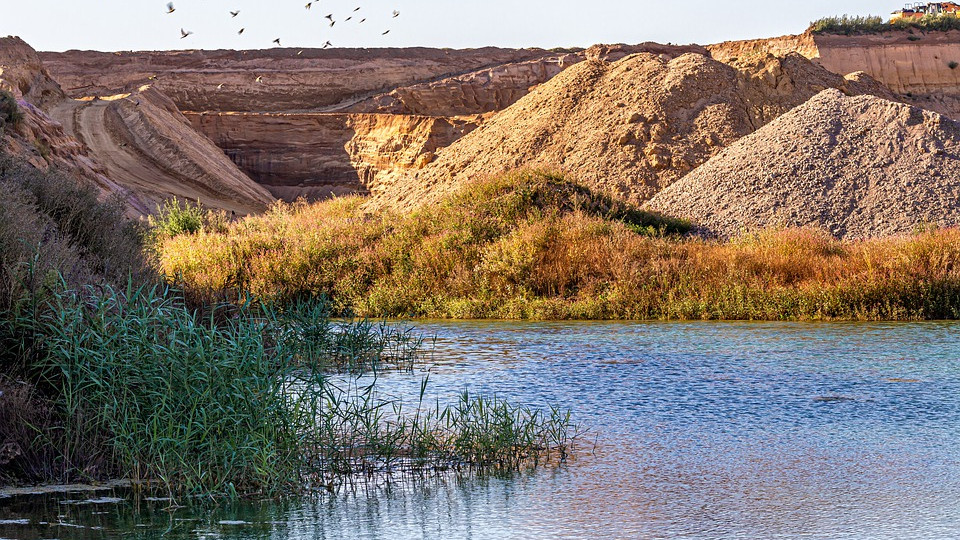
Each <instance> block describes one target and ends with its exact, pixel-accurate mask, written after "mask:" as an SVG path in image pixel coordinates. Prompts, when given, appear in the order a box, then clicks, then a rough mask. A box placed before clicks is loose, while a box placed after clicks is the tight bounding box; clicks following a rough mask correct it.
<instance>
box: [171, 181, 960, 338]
mask: <svg viewBox="0 0 960 540" xmlns="http://www.w3.org/2000/svg"><path fill="white" fill-rule="evenodd" d="M581 190H582V188H579V187H575V186H570V185H569V184H565V183H564V182H562V180H560V179H557V178H555V177H550V176H544V175H541V174H537V173H531V172H523V173H515V174H512V175H508V176H506V177H502V178H497V179H493V180H487V181H482V182H480V183H477V184H474V185H470V186H468V187H467V188H465V189H464V190H463V191H462V192H460V193H458V194H456V195H453V196H451V197H450V198H448V199H447V200H445V201H444V202H442V203H441V204H439V205H437V206H435V207H431V208H425V209H421V210H419V211H417V212H415V213H413V214H411V215H405V216H404V215H390V214H378V215H368V214H366V213H364V212H363V210H362V208H361V204H362V202H363V200H362V199H357V198H347V199H338V200H334V201H328V202H324V203H318V204H312V205H308V204H295V205H281V206H277V207H275V208H274V209H273V210H272V211H271V212H269V213H268V214H266V215H263V216H258V217H250V218H247V219H245V220H242V221H239V222H237V223H234V224H231V225H230V226H229V228H228V229H227V230H226V231H224V232H218V233H199V234H196V235H190V236H179V237H175V238H172V239H168V240H167V241H165V242H163V243H161V244H159V245H158V248H157V249H158V251H157V253H158V255H157V260H158V261H159V265H160V269H161V271H162V273H163V274H165V275H166V276H168V278H169V279H171V280H173V281H175V282H177V283H179V284H182V285H183V286H184V287H185V288H186V289H187V290H188V291H190V294H191V296H194V297H198V298H223V297H226V296H230V294H228V293H227V292H225V291H236V290H249V291H252V292H253V293H254V294H255V295H257V296H261V297H266V298H273V299H275V300H277V301H283V300H284V299H288V298H297V297H299V296H300V295H304V294H307V295H327V296H329V297H330V298H331V300H332V303H333V304H332V305H333V307H334V309H336V310H337V311H338V312H352V313H357V314H360V315H363V316H421V317H447V318H508V319H520V318H531V319H567V318H576V319H617V318H622V319H897V320H903V319H931V318H955V317H957V316H958V315H960V267H958V265H957V264H956V262H957V261H958V260H960V231H957V230H928V231H924V232H919V233H918V234H916V235H914V236H909V237H902V238H889V239H882V240H870V241H862V242H841V241H837V240H835V239H833V238H831V237H830V236H828V235H826V234H824V233H820V232H817V231H813V230H781V231H766V232H762V233H758V234H751V235H748V236H745V237H743V238H741V239H738V240H736V241H733V242H726V243H719V242H715V241H707V240H700V239H696V238H689V237H684V236H681V235H679V234H678V233H680V232H681V231H682V230H683V228H682V224H680V223H678V222H673V221H670V220H667V219H665V218H658V217H657V216H647V219H649V220H651V221H652V220H656V219H660V221H659V224H656V225H652V226H642V227H638V226H636V221H635V220H629V219H624V216H629V215H630V214H629V212H630V210H629V209H628V208H625V207H623V206H620V207H616V209H613V207H611V206H610V205H608V204H607V203H603V204H597V203H596V200H597V199H594V198H591V196H590V195H589V194H584V193H583V192H582V191H581ZM232 294H234V295H235V293H232Z"/></svg>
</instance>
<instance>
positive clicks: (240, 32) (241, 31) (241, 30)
mask: <svg viewBox="0 0 960 540" xmlns="http://www.w3.org/2000/svg"><path fill="white" fill-rule="evenodd" d="M244 30H246V28H241V29H240V31H239V32H237V35H238V36H239V35H240V34H242V33H243V31H244Z"/></svg>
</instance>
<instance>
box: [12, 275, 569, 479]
mask: <svg viewBox="0 0 960 540" xmlns="http://www.w3.org/2000/svg"><path fill="white" fill-rule="evenodd" d="M222 309H223V310H226V311H225V312H223V313H221V312H220V310H219V309H214V310H212V311H211V312H210V313H209V314H207V315H204V316H198V315H197V314H196V313H195V312H193V311H190V310H189V309H187V308H186V307H185V304H184V302H183V301H182V299H181V298H180V297H178V296H177V295H175V294H172V293H171V292H170V291H166V290H162V289H158V288H156V287H153V288H148V287H140V288H134V287H133V286H132V285H131V286H129V287H128V288H127V289H126V290H122V291H121V290H117V289H114V288H113V287H110V286H102V287H96V288H86V289H84V290H80V291H70V290H60V291H57V292H54V293H53V294H50V295H48V296H46V297H45V299H44V301H43V307H42V309H40V310H39V311H38V316H34V315H28V314H26V313H24V314H22V315H21V316H19V317H16V318H15V319H13V321H12V324H13V325H14V326H15V327H17V328H19V332H18V334H20V335H28V334H29V335H33V336H35V340H36V342H37V344H38V346H37V351H38V352H37V354H36V355H35V359H34V360H33V361H32V362H31V364H30V366H28V368H29V369H28V372H30V373H32V374H34V379H35V380H36V381H37V383H36V384H37V388H38V389H39V390H40V392H41V393H42V394H43V395H44V396H45V401H44V403H46V404H47V405H46V406H47V407H48V409H49V410H48V411H47V413H46V414H45V416H44V417H43V421H42V422H33V423H31V424H30V425H32V426H36V427H35V429H34V431H33V432H32V433H31V434H30V435H31V437H29V438H26V440H27V441H29V442H27V443H25V444H24V445H23V447H24V448H26V453H25V458H24V459H21V460H18V461H16V462H14V465H15V466H19V467H21V475H24V476H26V475H28V474H29V473H31V472H32V473H33V474H34V475H35V476H34V479H42V480H45V481H51V480H55V481H59V482H70V481H77V480H80V481H89V480H92V479H102V478H110V477H123V478H128V479H130V480H131V481H133V482H134V483H135V484H136V485H138V486H141V487H145V488H148V489H150V488H159V489H162V490H163V491H164V492H165V493H166V494H168V495H169V496H171V497H180V496H192V495H205V496H236V495H243V494H254V493H257V494H265V495H270V496H276V495H283V494H287V493H290V492H293V491H299V490H302V489H305V488H308V487H310V486H326V487H328V488H331V489H332V488H333V487H335V486H337V485H340V484H342V483H345V482H349V481H350V480H351V479H352V478H353V477H355V476H357V475H366V476H370V475H380V474H384V475H385V474H393V473H397V472H401V473H402V472H423V471H425V470H428V469H429V470H434V469H438V468H441V469H448V468H453V469H461V468H473V467H478V468H484V469H489V468H505V469H510V470H514V469H518V468H520V467H522V466H524V465H525V464H527V463H531V464H537V463H539V462H540V461H541V460H542V459H547V458H549V457H551V456H556V457H558V458H560V459H563V458H565V457H566V454H567V452H568V451H569V448H570V446H571V444H572V442H573V439H574V438H575V437H576V435H577V433H578V430H577V428H576V426H574V425H573V424H572V423H571V421H570V417H569V414H567V413H560V412H559V411H558V410H553V409H551V411H550V414H544V413H541V412H539V411H538V410H534V409H530V408H524V407H514V406H510V405H508V404H506V403H504V402H502V401H501V400H498V399H495V398H494V399H491V398H486V397H483V396H477V397H466V396H465V397H464V398H463V399H462V400H461V401H460V402H459V403H458V404H457V405H456V406H452V407H441V406H440V404H439V403H437V404H436V406H425V404H424V400H423V395H424V392H425V389H426V384H427V382H426V380H424V381H423V386H422V389H421V397H420V400H419V402H418V403H415V404H413V406H412V407H410V408H409V410H408V408H406V406H405V404H404V403H403V402H401V401H398V400H396V399H384V398H381V397H379V396H378V395H377V393H376V390H375V380H374V381H373V382H372V383H370V384H364V385H361V384H360V383H359V380H360V379H358V378H356V377H354V376H349V377H338V376H334V374H336V373H339V372H342V371H350V372H354V373H364V372H367V371H370V370H374V373H375V372H376V370H378V369H387V368H399V369H405V370H410V371H412V367H413V363H414V362H415V361H416V360H418V359H419V357H420V355H421V354H422V352H421V351H422V349H421V348H420V339H419V337H416V336H414V335H412V334H411V333H410V332H403V331H398V330H396V329H394V328H392V327H388V326H385V325H373V324H370V323H366V322H362V321H360V322H358V321H344V322H334V321H331V320H330V319H329V318H328V313H329V311H328V309H327V308H326V306H325V305H324V304H323V303H322V302H307V301H304V302H300V303H297V304H295V305H293V306H290V307H287V308H286V309H283V310H280V309H275V308H273V307H270V306H265V305H261V304H257V305H256V307H255V305H254V304H252V303H246V304H244V305H242V306H239V307H236V308H228V307H224V308H222ZM18 399H19V400H20V402H22V401H23V399H24V398H23V397H22V396H19V397H18ZM11 406H12V404H11V403H7V402H6V401H5V400H4V399H3V398H2V397H0V426H3V425H4V412H5V411H9V410H10V409H11ZM20 418H21V419H24V416H23V415H22V414H21V416H20ZM7 423H8V424H9V425H11V426H13V425H18V424H17V423H15V422H12V421H8V422H7ZM20 425H22V422H21V423H20ZM27 458H31V459H27ZM40 458H42V459H43V460H44V461H45V464H44V465H43V466H37V462H36V460H37V459H40ZM37 471H40V473H38V472H37Z"/></svg>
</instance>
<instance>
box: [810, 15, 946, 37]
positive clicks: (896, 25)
mask: <svg viewBox="0 0 960 540" xmlns="http://www.w3.org/2000/svg"><path fill="white" fill-rule="evenodd" d="M914 29H916V30H922V31H932V32H946V31H948V30H960V18H958V17H951V16H937V15H925V16H923V17H920V18H911V19H899V20H896V21H887V20H886V19H884V18H883V17H879V16H876V15H869V16H866V17H863V16H850V15H843V16H840V17H824V18H823V19H819V20H816V21H814V22H812V23H810V28H809V32H811V33H813V34H841V35H846V36H850V35H857V34H879V33H881V32H889V31H894V30H914ZM910 38H913V39H911V41H915V40H918V39H920V37H919V36H910ZM910 38H908V39H910Z"/></svg>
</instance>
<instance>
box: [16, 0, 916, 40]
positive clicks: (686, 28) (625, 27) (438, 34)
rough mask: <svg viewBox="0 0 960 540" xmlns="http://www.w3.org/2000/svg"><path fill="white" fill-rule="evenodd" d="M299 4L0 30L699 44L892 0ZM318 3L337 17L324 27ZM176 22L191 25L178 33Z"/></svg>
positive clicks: (240, 5) (280, 0)
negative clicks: (233, 13)
mask: <svg viewBox="0 0 960 540" xmlns="http://www.w3.org/2000/svg"><path fill="white" fill-rule="evenodd" d="M305 3H306V0H175V2H174V7H175V8H176V11H174V12H173V13H169V14H168V13H167V12H166V11H167V8H166V4H167V0H87V1H77V0H0V14H2V16H0V36H6V35H17V36H20V37H22V38H23V39H24V40H26V41H27V43H29V44H30V45H32V46H33V47H34V48H35V49H38V50H45V51H63V50H67V49H92V50H101V51H120V50H159V49H257V48H268V47H273V46H275V45H274V44H273V43H271V42H272V41H273V40H274V39H276V38H280V40H281V44H282V45H283V46H285V47H318V46H321V45H323V43H324V42H326V41H328V40H329V41H330V42H331V43H332V44H333V45H334V46H340V47H410V46H427V47H451V48H466V47H483V46H488V45H494V46H501V47H544V48H552V47H586V46H589V45H592V44H595V43H640V42H644V41H655V42H660V43H681V44H687V43H700V44H709V43H717V42H720V41H725V40H734V39H750V38H763V37H773V36H779V35H784V34H795V33H800V32H802V31H803V30H805V29H806V27H807V25H808V24H809V23H810V21H812V20H814V19H818V18H820V17H823V16H828V15H842V14H852V15H868V14H883V15H887V14H889V13H890V12H891V11H893V10H895V9H897V8H899V7H902V2H897V1H883V0H876V1H866V0H808V1H799V2H796V1H789V2H786V1H782V0H781V1H778V2H770V1H760V0H728V1H723V0H713V1H707V0H686V1H684V2H678V1H677V0H660V1H650V0H586V1H584V0H579V1H570V0H321V1H320V2H314V3H313V7H312V9H310V10H309V11H308V10H306V9H305V8H304V4H305ZM358 6H359V7H360V8H361V9H360V10H359V11H357V12H356V13H353V9H354V8H355V7H358ZM235 10H240V14H239V15H238V16H237V17H236V18H233V17H231V16H230V14H229V11H235ZM394 10H398V11H400V16H399V17H397V18H393V16H392V13H393V11H394ZM328 13H332V14H333V15H334V19H335V20H336V21H337V23H336V25H334V27H332V28H331V27H330V26H329V25H328V21H327V19H325V18H324V16H325V15H327V14H328ZM351 15H353V16H354V19H353V20H351V21H346V20H345V19H346V18H347V17H348V16H351ZM362 18H366V19H367V21H366V22H364V23H363V24H358V21H359V20H360V19H362ZM181 28H183V29H185V30H187V31H190V32H193V34H192V35H190V36H189V37H187V38H186V39H180V29H181ZM240 28H245V29H246V30H245V31H244V33H243V34H242V35H238V34H237V31H238V30H239V29H240ZM386 30H390V33H389V34H387V35H382V33H383V32H384V31H386Z"/></svg>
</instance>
